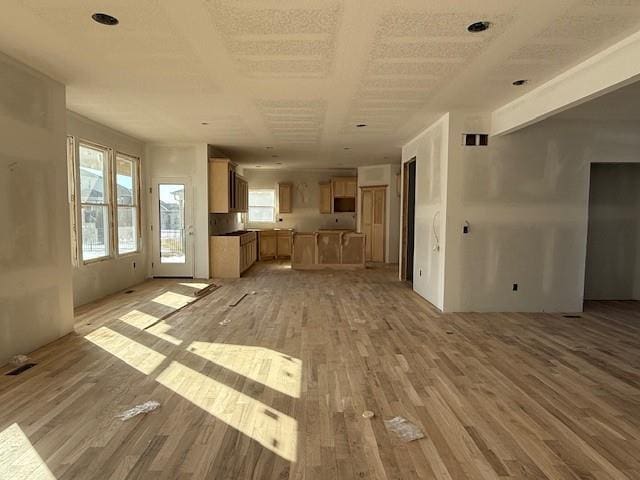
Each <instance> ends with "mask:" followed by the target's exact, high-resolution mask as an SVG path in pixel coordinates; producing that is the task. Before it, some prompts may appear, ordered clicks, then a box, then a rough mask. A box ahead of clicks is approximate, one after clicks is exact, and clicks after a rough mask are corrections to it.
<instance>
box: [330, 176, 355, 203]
mask: <svg viewBox="0 0 640 480" xmlns="http://www.w3.org/2000/svg"><path fill="white" fill-rule="evenodd" d="M331 181H332V183H333V198H355V197H356V192H357V190H358V178H357V177H334V178H333V179H332V180H331Z"/></svg>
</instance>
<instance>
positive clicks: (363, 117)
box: [0, 0, 640, 168]
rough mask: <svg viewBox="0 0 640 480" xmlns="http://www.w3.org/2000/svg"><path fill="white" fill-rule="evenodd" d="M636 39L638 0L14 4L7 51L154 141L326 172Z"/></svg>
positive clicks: (6, 18)
mask: <svg viewBox="0 0 640 480" xmlns="http://www.w3.org/2000/svg"><path fill="white" fill-rule="evenodd" d="M95 12H106V13H109V14H111V15H114V16H116V17H118V19H119V20H120V24H119V25H118V26H116V27H105V26H102V25H98V24H96V23H94V22H93V21H92V20H91V18H90V16H91V14H92V13H95ZM477 20H488V21H491V22H492V23H493V27H492V28H491V29H490V30H489V31H487V32H484V33H480V34H470V33H468V32H467V31H466V27H467V25H468V24H470V23H472V22H474V21H477ZM639 28H640V0H534V1H532V0H455V1H454V0H449V1H445V0H253V1H251V0H101V1H98V0H6V1H5V2H3V11H2V16H0V51H3V52H5V53H7V54H9V55H11V56H13V57H15V58H17V59H19V60H22V61H23V62H25V63H27V64H29V65H32V66H33V67H35V68H37V69H39V70H41V71H43V72H45V73H47V74H49V75H50V76H52V77H53V78H55V79H58V80H60V81H61V82H63V83H65V84H66V85H67V104H68V108H69V109H70V110H73V111H75V112H77V113H80V114H82V115H85V116H87V117H89V118H91V119H93V120H96V121H98V122H101V123H103V124H105V125H108V126H110V127H112V128H116V129H118V130H120V131H122V132H125V133H127V134H130V135H132V136H135V137H138V138H140V139H142V140H145V141H150V142H208V143H211V144H213V145H216V146H218V147H219V148H220V149H222V150H223V151H226V152H227V153H229V154H230V155H231V156H232V158H234V159H235V160H237V161H240V162H241V163H247V164H248V165H255V164H261V165H268V164H274V163H276V162H282V163H284V165H285V166H299V167H301V166H306V167H311V166H313V167H316V168H317V167H323V166H327V167H328V166H357V165H363V164H376V163H384V162H386V161H398V160H399V158H400V148H399V147H400V146H401V145H402V144H404V143H405V142H406V141H407V140H408V139H410V138H411V137H413V136H414V135H415V134H417V133H418V132H419V131H421V130H422V129H424V128H425V126H427V125H428V124H429V123H430V122H431V121H433V120H434V119H435V118H436V117H437V116H438V115H440V114H441V113H442V112H446V111H449V110H452V109H467V110H474V111H482V110H490V109H494V108H496V107H498V106H500V105H502V104H504V103H506V102H508V101H510V100H512V99H514V98H515V97H517V96H518V95H520V94H522V93H524V92H526V91H528V90H529V89H531V88H533V87H535V86H537V85H539V84H540V83H543V82H544V81H546V80H548V79H550V78H551V77H553V76H555V75H556V74H558V73H560V72H561V71H563V70H565V69H566V68H568V67H570V66H573V65H574V64H576V63H578V62H579V61H581V60H583V59H585V58H586V57H588V56H590V55H591V54H593V53H595V52H596V51H599V50H601V49H602V48H604V47H606V46H608V45H610V44H612V43H614V42H615V41H617V40H619V39H620V38H622V37H624V36H626V35H628V34H630V33H632V32H634V31H637V30H638V29H639ZM520 78H527V79H530V80H531V81H530V83H529V84H528V85H526V86H525V87H520V88H516V87H513V86H512V85H511V82H512V81H513V80H516V79H520ZM202 122H207V123H208V125H202V124H201V123H202ZM357 123H366V124H368V125H369V126H368V127H367V128H362V129H358V128H356V127H355V125H356V124H357ZM267 146H269V147H273V149H270V150H267V149H265V147H267ZM345 147H350V150H345ZM273 155H278V157H277V158H273Z"/></svg>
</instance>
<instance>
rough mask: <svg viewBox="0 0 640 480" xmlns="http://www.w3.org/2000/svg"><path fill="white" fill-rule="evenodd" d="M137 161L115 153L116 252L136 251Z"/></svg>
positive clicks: (137, 214) (137, 211) (137, 213)
mask: <svg viewBox="0 0 640 480" xmlns="http://www.w3.org/2000/svg"><path fill="white" fill-rule="evenodd" d="M138 188H139V186H138V161H137V159H135V158H132V157H129V156H126V155H123V154H120V153H119V154H117V155H116V205H117V212H116V217H117V227H118V254H120V255H123V254H126V253H132V252H137V251H138V216H139V210H138Z"/></svg>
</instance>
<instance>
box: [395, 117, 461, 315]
mask: <svg viewBox="0 0 640 480" xmlns="http://www.w3.org/2000/svg"><path fill="white" fill-rule="evenodd" d="M448 148H449V115H448V114H447V115H444V116H443V117H442V118H441V119H440V120H438V121H437V122H436V123H434V124H433V125H432V126H431V127H429V128H428V129H427V130H426V131H425V132H423V133H422V134H421V135H419V136H418V137H416V138H415V139H413V140H412V141H411V142H409V143H408V144H407V145H405V146H404V147H403V149H402V162H403V163H404V162H408V161H410V160H411V159H412V158H415V159H416V209H415V255H414V269H413V270H414V271H413V288H414V290H415V291H416V292H417V293H419V294H420V295H422V296H423V297H424V298H426V299H427V300H428V301H429V302H431V303H432V304H434V305H435V306H436V307H438V308H440V309H443V308H444V275H445V270H444V258H445V253H446V219H447V211H446V201H445V200H446V195H447V158H448ZM399 229H401V228H399ZM401 235H402V232H401ZM400 240H401V238H400ZM400 244H401V243H400Z"/></svg>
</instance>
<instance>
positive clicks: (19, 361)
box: [9, 355, 30, 367]
mask: <svg viewBox="0 0 640 480" xmlns="http://www.w3.org/2000/svg"><path fill="white" fill-rule="evenodd" d="M29 360H30V359H29V357H27V356H26V355H14V356H13V357H12V358H11V362H9V363H11V365H13V366H14V367H21V366H22V365H24V364H25V363H28V362H29Z"/></svg>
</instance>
